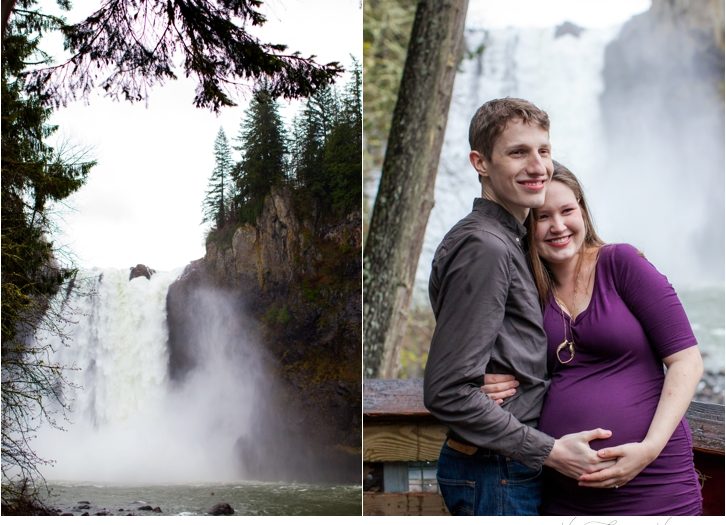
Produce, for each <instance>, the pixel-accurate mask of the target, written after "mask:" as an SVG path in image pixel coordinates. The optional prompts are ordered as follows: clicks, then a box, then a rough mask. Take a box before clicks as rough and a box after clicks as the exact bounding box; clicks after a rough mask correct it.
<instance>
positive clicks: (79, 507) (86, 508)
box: [76, 503, 91, 510]
mask: <svg viewBox="0 0 726 525" xmlns="http://www.w3.org/2000/svg"><path fill="white" fill-rule="evenodd" d="M76 508H77V509H78V510H88V509H90V508H91V506H90V505H89V504H88V503H84V504H82V505H78V506H77V507H76Z"/></svg>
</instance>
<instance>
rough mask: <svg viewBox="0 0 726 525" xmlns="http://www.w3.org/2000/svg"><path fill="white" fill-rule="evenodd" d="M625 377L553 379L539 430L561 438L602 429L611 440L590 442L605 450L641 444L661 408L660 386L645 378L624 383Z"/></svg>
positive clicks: (559, 377)
mask: <svg viewBox="0 0 726 525" xmlns="http://www.w3.org/2000/svg"><path fill="white" fill-rule="evenodd" d="M623 379H624V378H623V377H622V376H615V377H604V378H598V377H592V376H591V377H589V378H587V380H582V379H579V378H577V377H574V374H573V377H568V376H565V375H561V376H556V377H554V378H553V380H552V383H551V385H550V388H549V390H548V392H547V396H546V398H545V401H544V405H543V407H542V413H541V415H540V420H539V429H540V430H541V431H542V432H544V433H546V434H549V435H550V436H553V437H555V438H560V437H562V436H564V435H565V434H572V433H575V432H581V431H583V430H592V429H594V428H603V429H605V430H611V431H612V433H613V434H612V437H610V438H609V439H604V440H596V441H592V442H590V446H591V447H592V448H593V449H595V450H599V449H601V448H604V447H609V446H616V445H621V444H623V443H629V442H632V441H641V440H642V439H643V438H644V437H645V435H646V434H647V432H648V427H649V426H650V423H651V421H652V419H653V415H654V414H655V409H656V407H657V405H658V399H659V397H660V390H661V386H659V385H658V384H653V382H652V381H649V382H647V383H644V382H643V381H642V378H640V381H638V380H637V378H631V379H633V380H632V381H630V380H627V379H626V380H625V381H623Z"/></svg>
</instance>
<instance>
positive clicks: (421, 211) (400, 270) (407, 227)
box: [363, 0, 468, 378]
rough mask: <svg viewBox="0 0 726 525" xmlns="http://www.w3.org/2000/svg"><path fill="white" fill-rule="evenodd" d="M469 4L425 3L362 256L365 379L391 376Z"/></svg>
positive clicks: (455, 0) (421, 5)
mask: <svg viewBox="0 0 726 525" xmlns="http://www.w3.org/2000/svg"><path fill="white" fill-rule="evenodd" d="M467 3H468V0H446V1H436V0H420V1H419V3H418V6H417V8H416V18H415V20H414V23H413V30H412V33H411V40H410V42H409V47H408V54H407V56H406V65H405V66H404V70H403V77H402V79H401V86H400V88H399V92H398V100H397V102H396V109H395V111H394V113H393V120H392V123H391V131H390V133H389V136H388V146H387V148H386V155H385V158H384V161H383V170H382V174H381V181H380V185H379V188H378V194H377V196H376V202H375V205H374V207H373V213H372V216H371V224H370V229H369V232H368V237H367V240H366V245H365V249H364V253H363V345H364V368H365V375H366V377H384V378H390V377H393V376H394V375H395V373H396V366H397V362H398V347H399V346H400V342H401V338H402V335H403V332H404V328H405V325H406V317H407V313H408V308H409V304H410V302H411V295H412V291H413V284H414V278H415V275H416V266H417V264H418V258H419V256H420V254H421V248H422V245H423V237H424V232H425V231H426V223H427V222H428V217H429V213H430V211H431V208H432V207H433V204H434V199H433V197H434V181H435V180H436V170H437V168H438V164H439V154H440V152H441V145H442V143H443V140H444V131H445V130H446V119H447V116H448V112H449V102H450V101H451V91H452V89H453V85H454V75H455V73H456V68H457V65H458V64H459V59H460V56H461V48H462V43H463V35H464V20H465V18H466V8H467Z"/></svg>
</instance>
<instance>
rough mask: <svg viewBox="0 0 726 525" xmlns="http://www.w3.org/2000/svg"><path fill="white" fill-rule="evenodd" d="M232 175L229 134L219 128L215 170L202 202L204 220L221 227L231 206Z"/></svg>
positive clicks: (215, 145)
mask: <svg viewBox="0 0 726 525" xmlns="http://www.w3.org/2000/svg"><path fill="white" fill-rule="evenodd" d="M231 175H232V156H231V154H230V150H229V143H228V142H227V135H225V133H224V130H223V129H222V128H219V132H218V133H217V138H216V139H215V141H214V171H212V174H211V175H210V177H209V186H208V189H207V195H206V197H205V199H204V202H203V204H202V210H203V214H204V220H203V222H212V223H214V225H215V226H216V227H217V228H221V227H222V225H223V224H224V223H225V222H226V220H227V216H228V214H229V211H230V208H231V199H230V193H231V192H230V183H231Z"/></svg>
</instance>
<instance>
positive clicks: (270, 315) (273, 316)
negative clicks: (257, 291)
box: [263, 304, 290, 326]
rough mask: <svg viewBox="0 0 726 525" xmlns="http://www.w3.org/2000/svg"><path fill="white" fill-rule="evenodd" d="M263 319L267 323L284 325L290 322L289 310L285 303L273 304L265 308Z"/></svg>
mask: <svg viewBox="0 0 726 525" xmlns="http://www.w3.org/2000/svg"><path fill="white" fill-rule="evenodd" d="M263 319H264V321H265V323H266V324H267V325H278V326H284V325H286V324H287V323H289V322H290V312H289V311H288V309H287V306H285V305H282V306H277V305H275V304H273V305H271V306H270V307H269V308H268V309H267V311H266V312H265V315H264V316H263Z"/></svg>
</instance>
